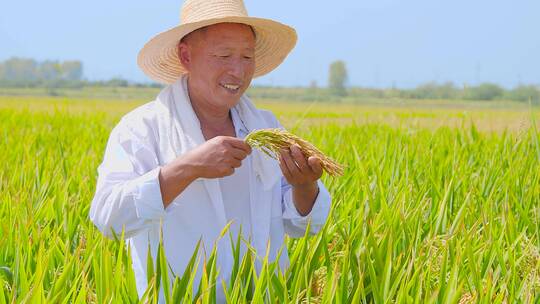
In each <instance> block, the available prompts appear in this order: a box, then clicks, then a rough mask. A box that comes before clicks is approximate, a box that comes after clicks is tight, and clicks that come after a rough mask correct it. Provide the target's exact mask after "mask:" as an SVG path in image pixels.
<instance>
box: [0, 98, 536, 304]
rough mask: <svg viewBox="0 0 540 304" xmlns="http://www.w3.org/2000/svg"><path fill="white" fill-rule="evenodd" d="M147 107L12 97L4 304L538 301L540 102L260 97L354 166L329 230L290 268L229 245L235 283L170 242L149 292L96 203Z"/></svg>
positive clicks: (1, 138) (294, 250)
mask: <svg viewBox="0 0 540 304" xmlns="http://www.w3.org/2000/svg"><path fill="white" fill-rule="evenodd" d="M142 103H143V101H141V100H128V101H126V100H122V101H121V100H110V99H91V98H69V99H68V98H65V97H24V96H17V97H9V96H3V97H0V151H1V152H0V236H1V237H0V304H3V303H137V302H139V301H140V302H145V303H146V302H150V303H153V302H155V301H156V300H157V298H158V293H159V290H160V288H162V289H163V290H164V293H165V298H166V300H167V302H169V303H178V302H184V303H187V302H194V303H212V302H213V301H214V299H215V294H216V289H222V290H223V289H224V290H225V294H226V296H227V299H228V301H229V302H230V303H248V302H249V303H490V304H491V303H540V134H538V130H537V128H538V127H539V125H538V124H537V122H538V121H540V115H538V114H537V112H538V109H536V108H529V107H527V106H526V105H520V106H517V105H516V106H513V107H512V106H498V107H489V106H486V105H467V104H453V103H450V102H448V103H444V102H441V103H437V102H433V103H430V102H423V103H420V102H417V103H413V102H400V103H391V102H388V103H385V104H373V103H365V104H350V103H341V104H325V103H298V102H296V103H295V102H291V103H286V102H276V101H270V100H260V101H257V104H258V105H259V106H260V107H262V108H266V109H270V110H272V111H273V112H274V113H275V114H276V115H277V116H278V118H279V119H280V120H281V121H282V123H283V124H284V125H285V126H286V127H287V128H288V129H289V131H291V132H293V133H295V134H297V135H299V136H301V137H303V138H305V139H307V140H309V141H310V142H312V143H313V144H315V145H316V146H317V147H319V148H320V149H321V150H322V151H324V152H325V153H326V154H327V155H329V156H331V157H332V158H333V159H335V160H337V161H338V162H340V163H342V164H344V165H345V166H346V169H345V174H344V176H342V177H340V178H331V177H329V176H326V175H324V176H323V179H324V182H325V184H326V185H327V187H328V189H329V191H330V193H331V194H332V196H333V207H332V210H331V214H330V216H329V219H328V221H327V224H326V226H325V227H324V229H323V230H322V231H321V232H320V233H319V234H317V235H315V236H306V237H303V238H300V239H288V240H287V246H288V249H289V256H290V260H291V267H290V268H288V269H287V270H285V271H281V270H277V269H276V267H277V265H276V264H275V263H272V262H266V263H264V264H263V269H262V271H261V272H257V271H255V269H254V261H253V258H252V257H251V256H250V255H246V256H245V257H244V258H243V259H241V258H239V256H238V254H237V253H238V252H237V251H235V250H234V249H231V250H232V251H233V255H234V256H235V258H236V263H235V266H234V270H233V275H232V278H231V284H229V285H226V286H223V284H221V282H216V280H215V278H216V275H217V272H218V271H219V269H216V267H214V265H213V263H212V259H211V258H210V259H209V260H208V261H206V267H204V270H203V275H202V280H201V282H200V287H199V288H198V289H196V290H194V289H193V288H192V287H191V286H193V285H194V284H195V282H194V281H193V278H194V273H193V271H191V272H190V271H186V273H185V274H182V275H179V276H177V277H171V276H169V275H168V271H166V270H167V269H168V265H167V261H166V257H165V256H164V254H163V250H160V251H159V254H158V257H157V259H156V261H154V263H152V264H151V267H150V268H151V269H150V270H151V274H153V275H149V277H148V280H149V282H150V284H149V289H148V290H147V293H146V294H145V297H144V298H143V299H138V296H137V291H136V286H135V278H134V275H133V272H132V270H131V261H130V257H129V254H130V253H129V252H128V251H127V250H126V247H125V246H124V242H123V240H122V236H121V235H119V236H118V239H117V240H110V239H107V238H105V237H103V236H102V235H101V234H100V232H99V231H98V230H97V229H96V228H95V227H94V225H93V224H92V223H91V222H90V220H89V219H88V211H89V207H90V202H91V199H92V197H93V193H94V190H95V181H96V174H97V171H96V169H97V166H98V165H99V163H100V162H101V159H102V157H103V153H104V148H105V144H106V141H107V138H108V135H109V132H110V131H111V129H112V128H113V126H114V125H115V124H116V122H117V121H118V120H119V119H120V117H121V116H122V115H123V114H125V113H127V112H128V111H129V110H131V109H133V108H135V107H136V106H137V105H140V104H142ZM233 245H234V242H233ZM199 262H201V261H199ZM193 263H194V264H195V263H197V261H196V260H195V259H194V260H193ZM195 268H196V267H195V266H193V268H192V269H195Z"/></svg>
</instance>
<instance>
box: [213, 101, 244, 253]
mask: <svg viewBox="0 0 540 304" xmlns="http://www.w3.org/2000/svg"><path fill="white" fill-rule="evenodd" d="M231 117H232V121H233V125H234V130H235V134H236V137H237V138H242V139H243V138H245V137H246V135H248V133H249V131H248V130H247V128H246V127H245V126H244V124H243V123H242V120H241V119H240V117H239V115H238V112H237V111H236V109H234V108H233V109H232V110H231ZM251 170H252V169H251V157H250V156H249V155H248V156H247V157H246V158H245V159H244V160H242V165H241V166H240V167H239V168H236V169H235V170H234V173H233V174H232V175H229V176H225V177H222V178H219V186H220V188H221V193H222V195H223V207H224V208H225V217H226V219H227V222H231V225H230V227H229V231H230V232H231V233H232V235H233V236H237V235H238V233H239V232H240V229H241V231H242V237H243V238H244V239H245V240H249V239H250V238H251V234H252V232H251V208H252V207H251V206H250V199H249V189H247V188H246V187H245V186H246V185H248V184H249V171H251ZM240 248H241V253H242V254H243V253H244V252H245V251H246V246H245V245H244V243H243V242H242V243H241V247H240Z"/></svg>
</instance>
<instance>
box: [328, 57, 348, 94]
mask: <svg viewBox="0 0 540 304" xmlns="http://www.w3.org/2000/svg"><path fill="white" fill-rule="evenodd" d="M347 78H348V76H347V68H346V67H345V62H343V61H341V60H338V61H334V62H332V64H330V70H329V73H328V88H329V89H330V92H331V93H332V94H334V95H337V96H345V95H347V90H346V89H345V83H346V82H347Z"/></svg>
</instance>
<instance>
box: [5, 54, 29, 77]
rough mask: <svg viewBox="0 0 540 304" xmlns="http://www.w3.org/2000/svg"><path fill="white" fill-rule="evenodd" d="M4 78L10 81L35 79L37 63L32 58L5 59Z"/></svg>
mask: <svg viewBox="0 0 540 304" xmlns="http://www.w3.org/2000/svg"><path fill="white" fill-rule="evenodd" d="M3 66H4V67H3V71H4V72H3V75H2V78H3V79H6V80H10V81H14V82H16V81H25V80H27V81H35V80H36V79H37V75H36V67H37V63H36V61H35V60H32V59H23V58H16V57H15V58H11V59H8V60H6V61H4V64H3Z"/></svg>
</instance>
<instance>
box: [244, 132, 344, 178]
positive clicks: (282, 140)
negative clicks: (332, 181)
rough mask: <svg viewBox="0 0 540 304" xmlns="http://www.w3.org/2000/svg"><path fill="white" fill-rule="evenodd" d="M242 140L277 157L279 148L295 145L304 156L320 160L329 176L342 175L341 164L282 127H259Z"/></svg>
mask: <svg viewBox="0 0 540 304" xmlns="http://www.w3.org/2000/svg"><path fill="white" fill-rule="evenodd" d="M244 141H245V142H246V143H247V144H248V145H250V146H251V147H252V148H257V149H259V150H261V151H262V152H263V153H265V154H267V155H268V156H270V157H272V158H274V159H277V155H278V154H279V151H280V150H281V149H288V148H289V147H290V146H292V145H297V146H299V147H300V150H301V151H302V153H303V154H304V155H305V156H306V157H310V156H315V157H317V158H319V159H320V160H321V166H322V168H323V170H324V171H326V172H327V173H328V174H329V175H331V176H340V175H343V166H342V165H341V164H339V163H337V162H336V161H334V160H333V159H331V158H330V157H328V156H326V155H324V153H322V152H321V151H320V150H319V149H317V148H316V147H315V146H314V145H313V144H311V143H310V142H308V141H306V140H304V139H302V138H300V137H298V136H296V135H294V134H292V133H289V132H287V131H285V130H283V129H260V130H256V131H253V132H251V133H249V134H248V135H247V136H246V138H245V139H244Z"/></svg>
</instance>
